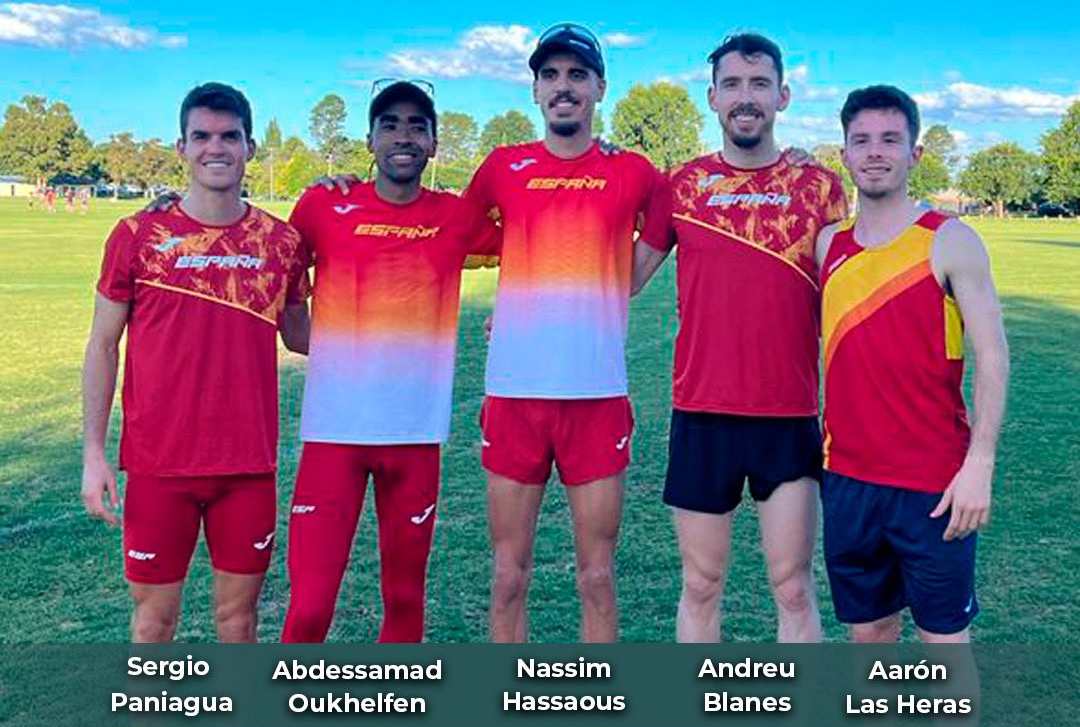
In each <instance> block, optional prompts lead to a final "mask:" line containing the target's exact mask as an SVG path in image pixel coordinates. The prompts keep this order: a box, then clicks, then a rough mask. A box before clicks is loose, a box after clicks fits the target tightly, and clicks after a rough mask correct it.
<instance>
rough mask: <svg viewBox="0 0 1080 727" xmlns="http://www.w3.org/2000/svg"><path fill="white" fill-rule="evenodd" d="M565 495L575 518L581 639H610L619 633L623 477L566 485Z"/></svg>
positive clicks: (602, 641)
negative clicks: (617, 576) (617, 589)
mask: <svg viewBox="0 0 1080 727" xmlns="http://www.w3.org/2000/svg"><path fill="white" fill-rule="evenodd" d="M566 497H567V500H569V502H570V514H571V516H572V517H573V521H574V545H575V549H576V552H577V587H578V595H579V596H580V598H581V640H582V641H583V642H592V643H608V642H612V641H615V640H616V639H617V638H618V635H619V609H618V606H617V604H616V601H615V545H616V543H617V542H618V538H619V523H620V521H621V520H622V501H623V476H622V475H621V474H620V475H616V476H615V477H605V478H604V479H600V480H594V481H592V482H589V483H587V484H584V485H573V486H571V487H567V488H566Z"/></svg>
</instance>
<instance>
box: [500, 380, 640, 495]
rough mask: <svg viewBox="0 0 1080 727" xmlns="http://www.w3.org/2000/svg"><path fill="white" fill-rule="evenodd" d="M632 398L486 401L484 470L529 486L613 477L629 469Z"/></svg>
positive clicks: (632, 429) (575, 482) (507, 399)
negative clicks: (555, 472) (554, 474)
mask: <svg viewBox="0 0 1080 727" xmlns="http://www.w3.org/2000/svg"><path fill="white" fill-rule="evenodd" d="M633 431H634V411H633V408H632V407H631V406H630V399H629V398H628V397H625V396H616V397H611V398H607V399H510V398H505V397H500V396H488V397H486V398H485V399H484V404H483V406H482V407H481V409H480V432H481V445H482V449H481V455H480V461H481V463H482V464H483V465H484V469H486V470H487V471H489V472H491V473H492V474H496V475H500V476H502V477H509V478H510V479H512V480H517V481H518V482H521V483H523V484H527V485H542V484H544V483H546V482H547V481H548V478H549V477H551V464H552V462H554V463H555V465H556V466H557V467H558V468H559V478H560V479H562V481H563V484H564V485H584V484H586V483H588V482H593V481H595V480H600V479H604V478H605V477H614V476H615V475H617V474H619V473H621V472H622V471H623V470H625V469H626V467H627V466H628V465H629V464H630V437H631V435H632V433H633Z"/></svg>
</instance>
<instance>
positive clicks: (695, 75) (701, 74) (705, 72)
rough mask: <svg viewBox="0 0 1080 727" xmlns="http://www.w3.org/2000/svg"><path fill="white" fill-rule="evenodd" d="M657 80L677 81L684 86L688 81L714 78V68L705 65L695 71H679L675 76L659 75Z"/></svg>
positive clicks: (696, 81) (705, 80)
mask: <svg viewBox="0 0 1080 727" xmlns="http://www.w3.org/2000/svg"><path fill="white" fill-rule="evenodd" d="M656 80H657V81H658V82H661V83H677V84H679V85H682V86H685V85H686V84H688V83H702V82H707V81H711V80H712V68H711V67H709V66H704V67H702V68H697V69H695V70H693V71H684V72H683V73H677V74H675V75H674V76H658V77H657V78H656Z"/></svg>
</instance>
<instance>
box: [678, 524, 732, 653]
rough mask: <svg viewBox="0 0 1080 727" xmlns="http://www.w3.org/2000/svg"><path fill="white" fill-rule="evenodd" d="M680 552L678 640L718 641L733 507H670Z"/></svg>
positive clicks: (729, 553)
mask: <svg viewBox="0 0 1080 727" xmlns="http://www.w3.org/2000/svg"><path fill="white" fill-rule="evenodd" d="M672 512H673V513H674V517H675V531H676V532H677V533H678V536H679V553H680V554H681V555H682V593H681V594H680V596H679V610H678V613H677V615H676V618H675V638H676V639H677V640H678V641H679V642H680V643H716V642H718V641H720V604H721V602H722V600H723V597H724V584H725V582H726V581H727V574H728V565H729V563H730V557H731V522H732V520H733V518H734V514H735V513H734V511H732V512H727V513H724V514H722V515H716V514H714V513H707V512H694V511H693V510H682V509H680V508H672Z"/></svg>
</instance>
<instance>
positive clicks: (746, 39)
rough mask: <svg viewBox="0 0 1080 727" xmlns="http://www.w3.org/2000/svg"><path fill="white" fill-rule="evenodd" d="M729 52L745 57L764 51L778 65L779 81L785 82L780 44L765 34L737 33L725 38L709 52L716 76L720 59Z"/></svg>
mask: <svg viewBox="0 0 1080 727" xmlns="http://www.w3.org/2000/svg"><path fill="white" fill-rule="evenodd" d="M728 53H738V54H739V55H741V56H742V57H744V58H747V57H749V56H756V55H758V54H759V53H764V54H765V55H767V56H768V57H769V58H772V62H773V65H774V66H776V80H777V81H778V82H779V83H783V82H784V61H783V60H782V59H781V57H780V46H778V45H777V44H776V43H773V42H772V41H771V40H769V39H768V38H766V37H765V36H764V35H759V34H757V33H736V34H735V35H729V36H728V37H726V38H724V42H723V43H721V44H720V45H719V46H718V47H717V48H716V50H714V51H713V52H712V53H710V54H709V58H708V60H709V64H710V65H712V72H713V76H714V77H715V76H716V69H717V67H718V66H719V65H720V59H721V58H723V57H724V56H726V55H727V54H728Z"/></svg>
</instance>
